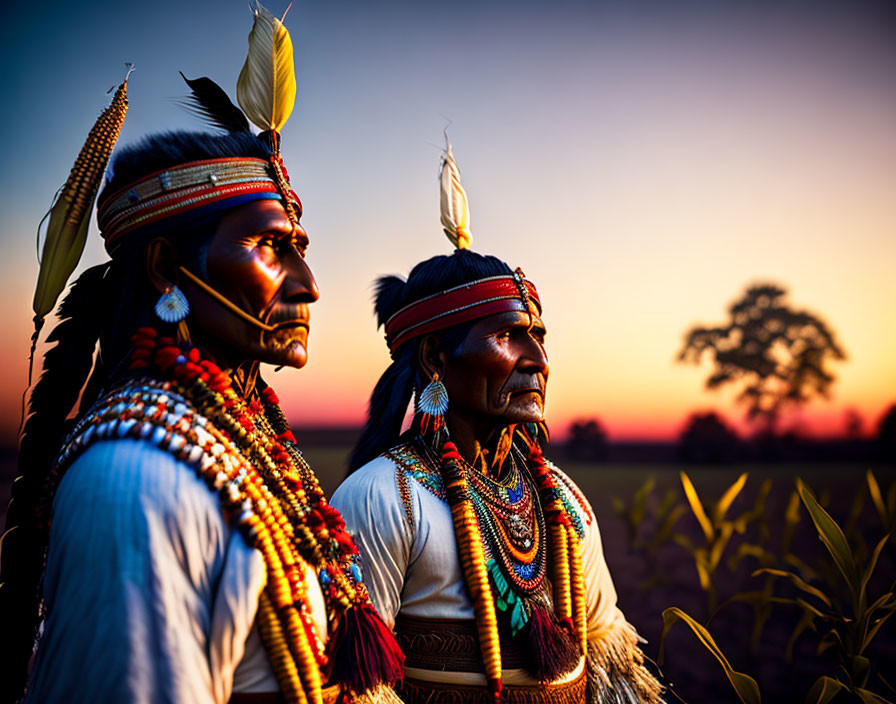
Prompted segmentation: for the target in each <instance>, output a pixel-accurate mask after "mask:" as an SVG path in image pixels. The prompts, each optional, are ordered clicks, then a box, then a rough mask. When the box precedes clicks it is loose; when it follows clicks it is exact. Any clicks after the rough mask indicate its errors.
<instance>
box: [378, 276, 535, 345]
mask: <svg viewBox="0 0 896 704" xmlns="http://www.w3.org/2000/svg"><path fill="white" fill-rule="evenodd" d="M530 301H532V302H534V303H535V305H536V307H537V308H538V312H539V313H541V299H539V297H538V291H536V289H535V284H533V283H532V282H531V281H529V280H528V279H526V278H525V276H524V274H523V272H522V271H521V270H520V269H517V270H516V271H515V272H514V273H513V274H508V275H505V276H490V277H488V278H486V279H479V280H478V281H473V282H471V283H467V284H461V285H460V286H455V287H453V288H449V289H447V290H446V291H441V292H439V293H436V294H433V295H431V296H427V297H426V298H422V299H420V300H419V301H414V302H413V303H411V304H410V305H407V306H405V307H404V308H402V309H401V310H399V311H397V312H396V313H394V314H393V315H392V316H391V317H390V318H389V320H387V321H386V326H385V327H386V342H387V344H388V345H389V350H390V351H391V352H393V353H394V352H395V350H397V349H398V348H399V347H400V346H401V345H402V344H404V343H405V342H407V341H408V340H411V339H414V338H415V337H420V336H422V335H428V334H430V333H433V332H438V331H439V330H446V329H447V328H450V327H454V326H455V325H461V324H463V323H467V322H469V321H471V320H477V319H479V318H484V317H486V316H489V315H495V314H497V313H506V312H515V311H518V312H522V313H528V312H529V302H530Z"/></svg>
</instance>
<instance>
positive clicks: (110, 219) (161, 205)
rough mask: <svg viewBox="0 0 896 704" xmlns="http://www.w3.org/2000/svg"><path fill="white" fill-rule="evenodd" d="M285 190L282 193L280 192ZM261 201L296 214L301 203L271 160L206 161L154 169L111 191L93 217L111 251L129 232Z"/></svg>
mask: <svg viewBox="0 0 896 704" xmlns="http://www.w3.org/2000/svg"><path fill="white" fill-rule="evenodd" d="M284 191H285V193H284ZM262 199H284V200H285V201H288V202H290V203H291V204H292V206H293V209H294V210H295V211H296V217H297V218H298V216H299V215H301V212H302V204H301V201H300V200H299V198H298V196H297V195H296V194H295V191H293V190H292V188H290V187H289V183H288V182H286V184H285V187H284V186H283V185H281V184H278V182H277V180H276V178H275V173H274V170H273V168H272V166H271V163H270V162H268V161H264V160H263V159H255V158H251V157H243V158H228V159H208V160H205V161H194V162H189V163H186V164H180V165H178V166H173V167H171V168H168V169H165V170H163V171H157V172H155V173H153V174H150V175H149V176H145V177H143V178H141V179H140V180H139V181H136V182H134V183H131V184H129V185H127V186H125V187H124V188H122V189H120V190H118V191H116V192H115V193H114V194H112V195H111V196H110V197H108V198H107V199H105V201H104V202H103V203H102V204H101V205H100V208H99V212H98V220H99V225H100V231H101V233H102V235H103V237H104V238H105V240H106V248H107V249H108V250H109V251H110V252H112V251H114V249H115V248H116V247H117V246H118V245H119V243H120V238H121V237H122V236H124V235H126V234H128V233H129V232H133V231H135V230H138V229H140V228H143V227H146V226H149V225H152V224H154V223H156V222H159V221H161V220H168V219H171V218H175V217H180V216H183V215H186V214H188V213H191V212H193V211H196V210H202V212H203V213H209V212H214V211H215V210H223V209H225V208H232V207H234V206H237V205H242V204H243V203H248V202H251V201H255V200H262Z"/></svg>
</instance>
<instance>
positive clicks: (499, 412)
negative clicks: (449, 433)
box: [443, 303, 548, 424]
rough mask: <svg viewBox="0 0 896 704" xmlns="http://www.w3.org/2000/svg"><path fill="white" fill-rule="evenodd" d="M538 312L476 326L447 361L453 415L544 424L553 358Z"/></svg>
mask: <svg viewBox="0 0 896 704" xmlns="http://www.w3.org/2000/svg"><path fill="white" fill-rule="evenodd" d="M545 332H546V331H545V326H544V323H543V322H542V320H541V317H540V316H539V314H538V309H537V308H536V307H535V305H534V304H532V303H530V308H529V312H528V313H524V312H522V311H511V312H507V313H499V314H497V315H492V316H489V317H487V318H483V319H482V320H479V321H477V322H476V323H474V324H473V327H472V328H471V329H470V332H469V333H468V334H467V337H466V338H465V339H464V342H463V344H462V345H461V347H460V349H459V351H458V352H457V353H456V354H454V355H453V356H452V357H451V358H450V359H449V360H448V362H447V365H446V369H445V374H444V378H443V382H444V384H445V386H446V388H447V390H448V399H449V412H450V409H454V411H455V412H459V413H464V414H467V415H471V416H475V417H478V418H479V419H481V420H486V421H489V422H498V423H504V424H509V423H533V422H538V421H541V420H544V400H545V388H546V385H547V379H548V358H547V353H546V351H545V347H544V338H545Z"/></svg>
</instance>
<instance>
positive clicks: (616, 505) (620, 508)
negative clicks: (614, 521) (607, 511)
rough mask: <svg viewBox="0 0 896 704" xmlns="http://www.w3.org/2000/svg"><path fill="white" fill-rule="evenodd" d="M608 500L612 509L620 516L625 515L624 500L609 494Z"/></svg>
mask: <svg viewBox="0 0 896 704" xmlns="http://www.w3.org/2000/svg"><path fill="white" fill-rule="evenodd" d="M610 501H611V502H612V504H613V510H614V511H615V512H616V513H617V514H619V515H620V516H623V517H625V514H626V513H627V510H626V506H625V502H624V501H623V500H622V499H620V498H619V497H618V496H611V497H610Z"/></svg>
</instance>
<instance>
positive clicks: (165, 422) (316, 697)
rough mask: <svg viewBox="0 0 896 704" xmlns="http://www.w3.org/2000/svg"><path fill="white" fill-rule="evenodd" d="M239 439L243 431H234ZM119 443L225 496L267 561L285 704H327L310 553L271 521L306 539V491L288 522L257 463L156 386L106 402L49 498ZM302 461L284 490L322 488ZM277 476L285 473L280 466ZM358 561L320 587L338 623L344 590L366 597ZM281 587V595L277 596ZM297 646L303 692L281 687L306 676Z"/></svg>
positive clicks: (259, 620) (228, 512) (267, 626)
mask: <svg viewBox="0 0 896 704" xmlns="http://www.w3.org/2000/svg"><path fill="white" fill-rule="evenodd" d="M256 423H257V425H258V426H259V427H258V430H257V432H261V433H264V434H265V435H272V434H273V432H274V430H273V428H272V427H271V425H270V422H269V421H268V420H267V418H266V417H265V416H264V414H262V413H260V414H259V415H258V416H257V419H256ZM242 431H243V432H244V433H245V432H246V429H245V428H242ZM231 432H238V431H237V429H231ZM119 438H133V439H140V440H143V441H145V442H147V443H149V444H150V445H151V446H155V447H158V448H160V449H162V450H164V451H165V452H168V453H170V454H171V455H172V456H173V457H174V458H175V459H177V460H179V461H181V462H184V463H185V464H187V465H188V466H190V467H191V468H193V469H194V471H195V472H196V474H197V476H199V477H200V478H201V479H203V480H204V481H205V482H206V483H207V484H208V486H209V488H210V489H212V490H213V491H215V492H216V493H217V494H218V496H219V498H220V500H221V508H222V511H223V513H224V516H225V518H226V519H227V520H228V522H229V523H230V524H231V525H235V527H237V528H238V529H239V530H240V532H241V533H242V535H243V537H244V538H245V539H246V542H247V544H249V545H250V546H252V547H254V548H256V549H258V550H259V551H260V552H261V553H262V556H263V558H264V560H265V565H266V570H267V572H268V585H267V586H266V588H265V590H264V591H263V592H262V594H261V595H260V599H259V609H258V614H257V616H256V624H257V626H258V628H259V634H260V635H261V639H262V642H263V643H264V645H265V650H266V651H267V653H268V657H269V658H270V660H271V665H272V667H273V668H274V672H275V674H276V675H278V677H277V679H278V683H279V684H280V686H281V689H283V692H282V694H283V696H284V699H285V700H286V701H287V702H293V701H296V702H305V701H308V700H310V701H312V702H318V703H319V702H321V701H323V700H322V697H323V694H324V690H323V688H322V685H323V682H322V680H323V674H322V670H323V669H324V668H325V667H326V665H327V663H328V660H329V658H328V655H327V651H326V644H325V642H324V638H322V637H321V635H320V634H318V633H317V632H316V628H315V626H314V621H313V619H312V617H311V614H310V607H309V606H308V603H307V600H306V599H305V597H304V595H305V593H306V587H305V585H304V583H303V580H304V577H303V576H302V575H303V573H302V571H301V569H300V566H299V564H298V560H300V559H306V558H304V556H302V555H301V553H298V552H294V553H290V552H288V550H294V549H295V548H292V547H290V546H289V545H287V544H286V543H285V541H286V540H290V538H289V537H287V536H286V535H285V534H274V535H272V534H271V533H270V529H269V528H267V527H266V524H265V523H264V520H263V516H264V515H265V513H267V514H272V515H274V517H275V520H276V521H277V524H278V525H279V526H281V527H282V529H283V530H284V531H285V530H290V531H291V530H293V527H292V526H293V525H295V528H294V530H296V531H298V530H302V529H303V528H304V526H303V525H302V524H298V523H295V522H294V521H295V516H293V515H292V514H296V515H302V512H304V514H308V512H310V511H312V510H319V508H320V507H319V506H318V509H313V508H312V507H311V506H310V505H309V504H305V505H302V503H301V501H302V500H304V499H303V497H304V491H303V490H302V489H299V490H298V492H295V493H294V494H293V495H291V498H290V507H289V511H290V516H289V517H287V515H285V514H284V513H282V512H281V508H280V505H279V502H280V500H281V499H279V498H277V495H276V494H274V493H272V490H271V489H270V488H269V487H268V486H267V485H266V484H265V480H264V479H262V477H261V475H260V474H259V472H258V471H257V470H256V468H255V466H254V465H253V463H252V462H251V461H250V460H249V459H248V458H247V457H245V456H244V455H243V454H242V453H241V452H240V450H239V448H238V447H237V446H236V445H235V444H234V443H233V442H232V441H231V440H230V439H229V438H230V436H229V435H228V434H227V433H224V432H222V431H221V429H219V428H218V427H216V426H215V425H213V424H212V422H210V421H209V420H208V419H207V418H206V417H205V416H204V415H203V414H201V413H200V412H199V411H197V410H196V408H195V407H194V406H193V405H192V403H191V401H190V400H188V399H187V398H186V397H185V396H184V395H182V393H180V391H179V389H178V387H177V386H176V385H175V384H174V383H173V382H170V381H164V382H163V381H156V380H153V379H149V378H143V379H136V380H130V381H128V382H126V383H125V384H124V385H123V386H121V387H119V388H118V389H115V390H114V391H112V392H111V393H109V394H108V395H106V396H105V397H103V398H102V399H101V400H100V401H99V402H97V404H95V405H94V406H93V408H91V409H90V411H88V412H87V413H86V414H85V415H84V416H83V418H82V419H81V420H80V421H79V422H78V424H77V425H76V427H75V429H74V431H73V432H72V434H71V435H70V436H69V439H68V441H67V442H66V444H65V445H64V446H63V450H62V452H61V454H60V455H59V457H58V458H57V462H56V466H55V469H54V472H53V475H52V476H51V482H50V485H49V486H48V496H52V495H54V494H55V490H56V486H58V482H59V481H60V480H61V478H62V476H63V475H64V472H65V471H66V469H67V468H68V467H69V466H70V465H71V464H72V463H73V462H74V461H75V460H76V459H77V458H78V457H79V456H80V455H81V454H82V453H83V452H84V451H85V450H87V449H88V448H89V447H90V446H91V445H92V444H93V443H96V442H99V441H103V440H114V439H119ZM295 452H296V457H295V458H294V460H295V469H296V472H297V476H295V477H293V478H289V477H282V476H281V480H282V481H295V482H298V483H299V486H302V485H304V486H309V487H310V486H311V484H310V483H309V482H310V480H312V479H313V475H312V473H311V469H310V467H308V466H307V463H305V462H304V460H303V459H302V458H301V456H300V455H298V451H297V450H296V451H295ZM268 470H269V471H274V472H279V470H277V469H276V467H275V466H274V465H273V464H272V467H271V468H268ZM276 476H280V475H276ZM309 498H310V497H309ZM290 535H291V534H290ZM274 542H276V546H275V545H274ZM318 549H319V548H318ZM274 550H276V551H277V552H276V554H275V553H274ZM277 555H283V557H282V558H279V557H277ZM290 555H292V556H290ZM357 560H358V556H357V555H351V556H350V557H349V562H348V564H346V565H345V566H344V571H343V566H340V567H339V568H336V567H335V565H333V566H331V563H329V562H328V563H327V567H326V568H324V569H320V573H319V580H320V585H321V589H322V591H323V594H324V596H325V598H326V599H327V603H328V611H329V612H330V613H331V615H332V612H333V610H334V609H338V606H339V604H338V603H336V604H334V603H333V601H334V599H335V600H336V601H337V602H347V600H348V596H347V594H345V593H344V589H343V588H342V587H341V586H338V585H337V581H338V582H339V584H340V585H341V584H342V583H344V582H345V581H346V580H351V582H352V583H353V584H354V585H356V588H363V587H362V585H361V584H360V578H361V573H360V565H359V564H358V562H357ZM308 563H309V564H311V565H314V564H315V561H313V559H312V560H308ZM272 568H273V573H272ZM272 585H273V587H274V588H275V589H274V591H273V592H272V593H269V591H270V588H271V586H272ZM284 621H286V622H287V623H288V624H289V630H288V631H287V629H286V628H284V626H283V625H282V624H283V622H284ZM289 639H292V640H295V641H297V642H298V643H299V644H300V645H301V647H302V649H303V652H304V653H305V655H304V660H303V664H302V667H303V668H304V670H303V674H302V677H303V681H302V682H301V683H298V682H294V680H292V679H290V680H287V679H281V676H280V675H281V674H282V672H283V671H286V672H295V671H296V670H295V667H296V666H295V665H292V666H290V662H292V658H293V656H292V655H291V653H292V651H293V650H295V649H296V647H298V646H295V645H294V644H293V643H292V641H291V640H289ZM309 673H310V674H311V677H312V684H311V686H310V687H309V685H308V684H307V683H306V682H305V680H304V678H305V677H307V676H308V674H309ZM301 689H305V690H306V693H305V694H303V693H302V691H301ZM306 694H307V698H306Z"/></svg>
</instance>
